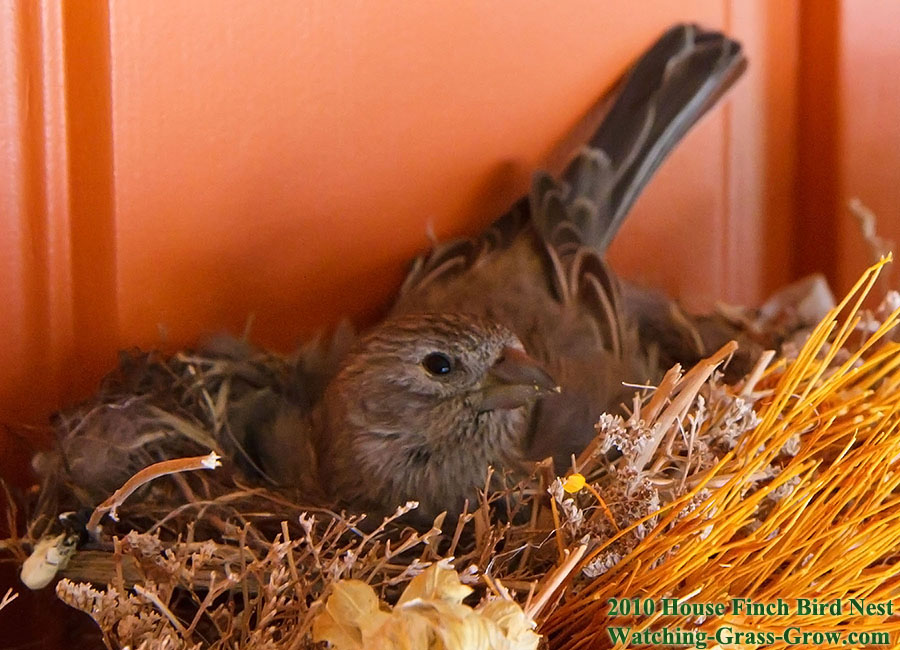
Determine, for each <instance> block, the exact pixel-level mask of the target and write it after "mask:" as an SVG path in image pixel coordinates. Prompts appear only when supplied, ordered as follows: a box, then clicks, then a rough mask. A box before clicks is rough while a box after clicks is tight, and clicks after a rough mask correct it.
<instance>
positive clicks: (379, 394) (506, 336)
mask: <svg viewBox="0 0 900 650" xmlns="http://www.w3.org/2000/svg"><path fill="white" fill-rule="evenodd" d="M331 388H332V392H337V393H339V394H338V395H332V396H331V397H332V398H335V397H336V398H338V399H339V400H341V401H342V402H343V403H344V404H343V409H342V410H343V411H344V413H343V415H344V417H345V418H346V419H347V424H349V425H350V427H351V428H353V429H355V430H357V431H360V430H366V431H368V432H371V433H373V434H375V435H381V436H385V437H390V436H403V435H406V434H409V435H413V436H417V437H420V436H424V437H425V438H427V439H428V440H429V441H431V442H435V441H437V440H439V439H441V438H445V437H448V436H449V437H457V436H464V435H477V432H475V431H474V430H467V427H468V428H471V427H474V426H476V425H477V422H479V421H485V420H489V419H490V418H491V415H492V414H497V413H504V412H510V411H515V410H517V409H519V408H520V407H523V406H526V405H528V404H529V403H531V402H533V401H534V399H535V398H537V397H540V396H541V395H544V394H547V393H549V392H558V391H559V388H558V386H557V383H556V381H555V380H554V379H553V378H552V377H551V376H550V375H549V374H548V372H547V371H546V370H545V369H544V368H543V367H542V366H541V364H540V363H538V362H537V361H535V360H534V359H532V358H531V357H530V356H528V354H527V353H526V352H525V350H524V348H523V346H522V343H521V341H520V340H519V339H518V337H517V336H516V335H515V334H514V333H513V332H512V331H510V330H509V329H508V328H506V327H504V326H502V325H499V324H497V323H493V322H490V321H487V320H485V319H482V318H478V317H475V316H471V315H468V314H410V315H403V316H398V317H394V318H390V319H388V320H386V321H384V322H383V323H381V324H379V325H378V326H377V327H375V328H374V329H372V330H371V331H370V332H369V333H368V334H367V335H366V336H365V337H363V338H362V339H361V340H360V341H359V342H358V344H357V345H356V346H355V348H354V349H353V350H352V351H351V352H350V353H349V354H348V355H347V358H346V359H345V361H344V363H343V364H342V367H341V370H340V371H339V373H338V375H337V377H336V378H335V381H334V382H332V386H331Z"/></svg>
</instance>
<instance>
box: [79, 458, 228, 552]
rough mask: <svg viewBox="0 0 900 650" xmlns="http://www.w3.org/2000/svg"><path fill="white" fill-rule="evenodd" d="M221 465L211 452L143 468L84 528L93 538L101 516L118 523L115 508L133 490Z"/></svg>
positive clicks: (98, 507) (115, 493)
mask: <svg viewBox="0 0 900 650" xmlns="http://www.w3.org/2000/svg"><path fill="white" fill-rule="evenodd" d="M221 464H222V462H221V461H220V460H219V455H218V454H217V453H216V452H214V451H212V452H210V453H209V454H207V455H206V456H192V457H190V458H176V459H174V460H164V461H161V462H159V463H154V464H153V465H150V466H148V467H145V468H144V469H142V470H141V471H139V472H138V473H137V474H135V475H134V476H132V477H131V478H130V479H128V480H127V481H125V484H124V485H123V486H122V487H120V488H119V489H118V490H116V491H115V492H113V494H112V496H110V497H109V498H108V499H107V500H106V501H104V502H103V503H101V504H100V505H99V506H97V507H96V508H94V512H92V513H91V518H90V519H88V523H87V526H86V528H87V530H88V532H89V533H90V534H91V535H94V536H95V537H96V536H98V535H99V532H100V520H101V519H102V518H103V515H105V514H109V516H110V517H112V519H113V520H114V521H118V515H117V514H116V510H117V508H118V507H119V506H120V505H122V503H123V502H124V501H125V499H127V498H128V497H129V496H131V494H132V493H133V492H134V491H135V490H137V489H138V488H139V487H141V486H142V485H144V484H145V483H149V482H150V481H152V480H153V479H155V478H159V477H160V476H166V475H168V474H175V473H177V472H190V471H193V470H197V469H215V468H217V467H219V466H220V465H221Z"/></svg>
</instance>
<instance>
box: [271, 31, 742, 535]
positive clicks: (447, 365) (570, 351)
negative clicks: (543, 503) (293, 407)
mask: <svg viewBox="0 0 900 650" xmlns="http://www.w3.org/2000/svg"><path fill="white" fill-rule="evenodd" d="M743 67H744V59H743V57H742V54H741V49H740V46H739V44H738V43H736V42H735V41H732V40H730V39H728V38H726V37H725V36H723V35H722V34H719V33H715V32H705V31H702V30H699V29H698V28H696V27H694V26H689V25H684V26H677V27H675V28H672V29H671V30H669V31H668V32H666V33H665V34H664V35H663V36H662V38H661V39H660V40H659V41H657V43H656V44H655V45H654V46H653V47H652V48H651V49H650V50H649V51H647V52H646V53H645V54H644V55H643V56H642V57H641V59H640V60H639V61H638V62H637V64H636V65H635V66H634V68H633V69H632V70H631V72H630V73H629V74H628V75H627V77H626V78H625V80H624V82H623V83H622V85H621V86H620V88H621V89H620V91H619V94H618V96H617V98H616V100H615V101H614V103H613V104H612V107H611V109H610V111H609V113H608V114H607V115H606V117H605V118H604V121H603V122H602V124H601V125H600V127H599V129H598V130H597V132H596V133H595V135H594V137H593V138H592V139H591V141H590V143H589V145H588V146H587V147H586V148H585V149H584V150H583V151H582V152H581V153H580V154H579V155H578V156H577V158H576V159H575V160H574V161H573V162H572V163H571V164H570V165H569V166H568V168H567V169H566V170H565V172H564V174H563V176H562V180H559V181H558V180H556V179H554V178H552V177H551V176H549V175H547V174H538V175H536V177H535V179H534V182H533V185H532V189H531V193H530V195H529V196H528V197H525V198H523V199H521V200H520V201H519V202H517V203H516V204H515V206H513V208H512V209H511V210H510V212H509V213H508V214H507V215H505V216H504V217H502V218H501V219H500V220H498V221H497V222H496V223H495V224H494V226H493V227H492V228H491V229H489V231H488V232H486V233H485V234H484V235H482V236H481V237H479V238H477V239H474V240H466V241H456V242H450V243H446V244H441V245H438V246H437V247H436V248H435V249H434V250H433V251H432V252H431V253H430V254H429V255H427V256H425V257H423V258H421V259H419V260H417V261H416V262H415V264H414V266H413V269H412V271H411V272H410V274H409V276H408V277H407V279H406V281H405V283H404V285H403V287H402V289H401V292H400V296H399V298H398V299H397V301H396V303H395V305H394V306H393V309H392V312H391V314H390V316H389V317H388V318H387V319H386V320H385V321H384V322H382V323H380V324H379V325H377V326H376V327H374V328H373V329H372V330H371V331H369V332H368V333H367V334H366V335H364V336H363V337H362V338H361V339H360V340H359V341H358V342H357V343H356V345H355V346H354V347H353V348H352V350H351V351H350V352H349V353H348V354H347V355H346V356H345V357H344V358H343V360H342V361H341V362H340V364H339V369H338V371H337V374H336V375H335V376H334V377H333V379H332V380H331V381H329V382H328V383H327V386H326V387H325V389H324V395H323V397H322V398H321V399H320V401H319V403H318V404H316V405H315V406H314V408H313V410H312V413H311V414H310V415H309V416H308V417H304V418H302V422H303V424H302V425H296V426H295V427H294V428H293V430H292V435H293V436H294V437H300V438H304V439H305V438H307V437H309V438H310V439H311V440H312V442H313V444H312V446H311V447H309V446H306V447H304V449H305V450H306V452H305V453H304V455H303V457H302V459H299V460H300V461H301V462H299V463H298V462H296V461H297V460H298V459H296V458H295V459H294V461H295V462H294V463H293V466H294V469H293V470H291V471H294V472H300V473H309V472H310V468H311V467H312V466H318V477H319V478H318V480H319V481H320V482H321V485H323V486H324V487H325V488H326V490H327V492H328V493H330V494H331V495H333V496H336V497H337V498H339V499H340V500H341V501H342V502H343V503H345V504H347V505H350V506H352V507H355V508H361V509H366V510H372V511H378V512H385V511H391V510H393V509H394V508H395V507H396V506H398V505H400V504H402V503H404V502H406V501H408V500H416V501H419V503H420V507H419V508H420V509H419V512H420V514H422V515H423V516H426V517H431V516H434V515H436V514H437V513H439V512H440V511H442V510H445V509H447V510H451V511H458V510H459V509H460V508H461V507H462V504H463V502H464V501H465V499H472V498H473V497H474V496H475V494H476V493H475V490H476V488H479V487H481V486H483V485H484V481H485V477H486V472H487V468H488V465H493V466H495V467H501V468H510V469H515V468H517V467H519V466H520V465H521V463H522V462H523V461H524V460H528V459H539V458H541V457H543V456H546V455H552V456H554V457H555V459H556V461H557V463H558V464H564V463H565V462H566V460H567V459H568V457H569V455H570V454H571V453H574V452H577V451H579V450H580V449H581V448H583V446H584V445H585V444H586V443H587V442H588V441H589V440H590V438H591V437H592V435H593V431H594V430H593V425H594V423H595V422H596V421H597V419H598V416H599V415H600V414H601V413H602V412H603V411H605V410H609V409H614V408H615V407H616V405H617V404H618V403H619V402H620V401H621V400H622V399H623V398H624V397H625V396H626V395H627V393H628V389H626V388H625V387H623V385H622V382H623V381H624V382H641V381H645V380H647V379H649V378H651V377H652V376H654V375H655V373H656V370H657V369H656V368H654V367H653V364H652V363H651V361H650V359H649V357H648V354H647V347H648V344H649V343H650V342H648V341H647V340H646V337H644V338H643V339H642V337H641V332H640V325H641V323H642V322H644V321H647V323H648V328H650V327H651V326H652V328H654V331H658V330H660V329H662V330H665V324H664V321H665V318H662V321H663V325H662V327H661V326H660V322H659V321H660V317H659V314H649V315H648V314H646V313H644V312H642V310H641V309H637V311H636V312H635V313H631V312H630V311H629V309H628V306H627V305H626V304H625V302H623V298H622V295H621V292H620V290H619V287H618V285H617V282H616V280H615V279H614V278H613V276H612V275H611V274H610V273H609V271H608V270H607V268H606V265H605V264H604V262H603V255H604V252H605V250H606V248H607V246H608V245H609V243H610V242H611V240H612V239H613V237H614V235H615V233H616V232H617V230H618V228H619V226H620V225H621V223H622V221H623V219H624V218H625V215H626V214H627V212H628V210H629V209H630V207H631V206H632V204H633V203H634V201H635V199H636V198H637V196H638V194H639V192H640V191H641V189H642V188H643V187H644V185H645V184H646V183H647V181H648V180H649V178H650V177H651V175H652V174H653V172H654V171H655V170H656V168H657V167H658V166H659V165H660V163H661V162H662V160H663V159H664V158H665V157H666V155H667V154H668V153H669V152H670V151H671V149H672V148H673V147H674V145H675V144H676V143H677V142H678V141H679V140H680V138H681V137H682V136H683V135H684V134H685V133H686V132H687V131H688V129H689V128H690V127H691V126H692V125H693V124H694V123H695V122H696V121H697V119H699V118H700V117H701V116H702V115H703V113H705V112H706V110H707V109H708V108H710V106H711V105H712V104H713V103H714V102H715V101H716V99H718V97H719V96H720V95H721V94H722V93H723V92H724V91H725V90H727V88H728V87H729V86H730V85H731V84H732V83H733V81H734V80H735V79H736V78H737V77H738V76H739V74H740V73H741V71H742V70H743ZM651 302H652V301H651ZM645 303H646V301H643V302H640V301H639V302H636V303H635V304H637V305H642V304H645ZM651 311H652V310H651ZM648 331H649V329H648ZM663 336H665V334H663ZM557 384H558V386H557ZM557 391H558V392H557ZM293 421H294V422H297V419H296V418H295V419H294V420H293ZM282 429H284V427H283V426H282ZM276 455H277V452H276ZM263 464H265V463H263ZM269 465H271V462H270V463H269ZM298 465H299V466H298ZM304 466H305V468H304Z"/></svg>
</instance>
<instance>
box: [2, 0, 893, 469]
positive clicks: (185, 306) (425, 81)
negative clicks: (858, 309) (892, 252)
mask: <svg viewBox="0 0 900 650" xmlns="http://www.w3.org/2000/svg"><path fill="white" fill-rule="evenodd" d="M262 6H263V5H261V4H260V3H258V2H256V1H255V0H193V1H192V2H183V1H182V0H154V2H146V1H144V0H119V1H117V2H114V3H109V2H106V1H104V0H62V2H60V1H59V0H0V43H4V44H12V45H13V46H12V47H6V46H4V47H3V48H2V49H0V152H2V155H0V212H2V214H3V219H2V220H0V304H2V305H3V309H2V310H0V331H2V332H3V337H2V339H0V421H4V422H14V423H21V422H43V421H45V420H46V415H47V413H48V412H49V411H50V410H51V409H53V408H55V407H58V406H59V405H61V404H63V403H66V402H69V401H71V400H73V399H75V398H78V397H82V396H85V395H87V394H89V392H90V390H91V388H92V386H94V384H95V382H96V380H97V379H98V377H99V376H100V375H101V374H102V373H103V371H104V370H106V369H108V368H110V367H111V366H112V364H113V363H114V353H115V351H116V350H117V349H119V348H122V347H127V346H131V345H142V346H158V345H163V346H164V347H167V348H174V347H178V346H183V345H187V344H190V343H191V342H192V341H195V340H196V339H197V337H198V336H201V335H202V334H204V333H208V332H215V331H219V330H222V329H228V330H231V331H241V330H243V328H244V325H245V323H246V322H247V320H248V318H249V317H250V316H251V315H253V316H254V317H255V320H254V323H253V332H254V338H255V340H256V341H258V342H260V343H262V344H265V345H270V346H274V347H276V348H279V349H283V350H288V349H291V348H292V347H293V346H294V345H295V344H296V343H297V342H298V341H300V340H302V339H303V338H304V337H305V336H308V335H309V334H310V333H311V332H313V331H314V330H316V328H319V327H321V326H323V325H328V324H331V323H334V322H335V320H336V319H338V318H339V317H340V316H342V315H350V316H353V317H356V318H363V319H364V318H365V317H367V316H371V315H373V314H374V313H376V312H377V309H378V308H379V307H380V306H382V305H384V303H385V301H386V300H387V299H388V298H389V296H390V295H391V291H392V289H393V288H394V287H395V286H396V284H397V282H398V280H399V278H400V277H401V274H402V269H403V268H404V265H405V262H406V260H408V259H409V258H410V257H411V256H412V255H414V254H415V253H417V252H419V251H421V250H422V249H423V248H424V247H425V246H426V245H427V237H426V232H427V230H428V228H429V227H433V229H434V231H435V232H436V233H437V234H438V235H439V236H442V237H445V236H450V235H455V234H460V233H467V232H474V231H477V230H478V229H479V228H480V227H482V226H483V225H484V224H486V223H487V222H489V221H490V220H491V219H492V218H493V217H494V216H496V215H497V214H499V213H500V212H501V211H502V209H503V208H504V207H505V206H506V205H508V204H509V203H510V202H511V201H512V199H513V198H515V197H516V196H517V195H518V194H519V193H520V192H521V191H523V190H524V189H525V187H526V186H527V183H528V178H529V175H530V173H531V172H532V170H533V169H534V168H535V167H537V166H539V165H540V164H541V163H542V161H544V160H545V159H546V158H547V156H548V155H549V154H550V152H551V151H552V150H553V148H554V145H555V144H556V143H558V142H559V141H560V139H561V138H562V137H563V136H564V135H565V134H566V133H567V132H568V131H569V130H570V129H572V128H573V127H574V126H575V125H576V124H577V122H578V120H579V118H580V117H581V116H582V115H583V114H584V112H585V111H586V110H587V109H588V108H589V106H590V105H591V104H592V102H593V101H594V100H595V99H596V97H597V96H598V94H599V93H601V92H602V91H604V90H605V89H606V88H607V87H608V86H609V85H610V84H611V83H612V81H613V80H614V79H615V78H616V77H617V76H618V75H619V74H620V73H621V72H622V71H623V69H624V67H625V66H626V65H627V64H628V62H629V61H631V60H632V59H633V58H634V57H635V56H636V55H637V54H638V53H639V52H640V51H641V50H642V49H643V48H644V47H645V46H646V45H647V44H648V43H649V42H650V41H651V40H652V39H653V38H655V37H656V36H657V35H658V34H659V33H660V32H661V31H662V30H663V29H664V28H665V27H666V26H668V25H669V24H671V23H673V22H675V21H680V20H695V21H699V22H701V23H703V24H704V25H707V26H710V27H717V28H723V29H726V30H727V31H729V32H731V33H733V34H735V35H736V36H737V37H739V38H740V39H742V40H743V41H744V43H745V45H746V49H747V51H748V57H749V59H750V61H751V66H750V69H749V72H748V74H747V76H746V78H745V79H744V80H743V81H742V82H741V83H740V85H739V86H738V87H737V88H736V90H735V91H734V92H733V93H732V95H731V96H730V99H729V101H728V102H727V103H726V104H725V105H724V106H723V107H722V108H720V109H718V110H716V111H715V112H714V113H713V114H712V115H710V116H709V118H708V119H706V120H705V121H704V122H703V123H702V124H701V125H700V126H699V128H698V129H697V130H696V131H695V132H693V133H692V134H690V136H689V137H688V138H687V140H686V141H685V143H684V144H683V146H682V147H681V148H679V149H678V151H676V153H675V154H674V155H673V157H672V159H671V160H670V161H669V162H668V163H667V164H666V165H665V166H664V167H663V168H662V169H661V170H660V173H659V177H658V178H657V180H656V181H655V182H654V183H653V184H652V185H651V186H650V187H649V188H648V191H647V193H646V195H645V196H644V197H643V198H642V199H641V200H640V201H639V203H638V205H637V207H636V209H635V212H634V215H633V216H632V218H631V219H630V220H629V222H628V223H627V224H626V226H625V228H624V229H623V231H622V233H621V236H620V238H619V240H618V241H617V242H616V244H615V245H614V247H613V250H612V252H611V257H612V262H613V264H614V266H615V267H616V268H618V269H620V270H621V271H622V272H623V273H624V274H625V275H627V276H630V277H632V278H636V279H638V280H640V281H643V282H646V283H649V284H652V285H655V286H660V287H663V288H665V289H667V290H669V291H671V292H673V293H675V294H678V295H680V296H682V297H684V298H685V299H686V300H687V301H688V302H689V303H691V304H694V305H708V304H709V303H711V302H712V301H713V300H715V299H724V300H730V301H739V302H753V301H756V300H759V299H760V298H761V297H762V296H764V295H765V294H766V293H767V292H768V291H770V290H772V289H773V288H774V287H776V286H778V285H779V284H781V283H783V282H785V281H787V280H788V279H790V278H792V277H793V276H794V275H795V274H796V273H797V272H799V271H801V270H802V271H805V270H808V269H810V268H822V267H824V268H827V269H828V270H829V272H830V274H831V277H832V278H833V279H835V280H836V281H837V282H838V287H839V288H844V287H846V286H847V284H848V283H849V281H850V279H851V277H853V276H854V275H855V274H856V273H857V271H858V269H859V268H860V267H861V265H862V264H863V263H864V260H863V256H864V251H863V250H861V249H860V247H859V246H858V243H857V237H856V231H855V230H854V227H853V226H852V223H851V225H848V220H849V216H848V214H847V212H846V210H845V209H844V208H843V204H844V202H845V199H846V198H849V196H850V195H854V194H855V195H859V196H860V197H861V198H863V199H864V200H865V201H867V202H868V203H869V204H870V205H871V206H872V207H873V208H874V209H876V211H877V212H878V213H879V214H880V215H882V216H883V219H882V221H883V226H884V228H885V229H886V230H888V231H889V234H891V235H892V236H893V237H894V238H895V239H900V230H898V229H900V227H898V224H897V222H898V221H900V218H898V216H900V208H898V204H900V195H898V192H900V183H897V182H896V179H897V178H898V170H900V132H898V129H900V126H898V124H900V122H898V121H897V119H896V113H897V110H896V108H897V106H898V102H900V85H898V84H900V82H898V81H897V80H898V79H900V75H898V74H897V66H896V65H895V64H894V61H896V60H897V58H898V57H897V55H898V47H900V46H898V45H897V44H898V43H900V31H898V29H900V28H898V25H900V16H898V12H900V10H898V5H897V3H896V2H894V1H893V0H854V2H837V1H834V0H815V1H813V0H761V1H758V2H744V1H741V0H653V1H649V0H648V1H646V2H642V3H638V4H637V5H635V4H634V3H618V2H617V3H612V2H596V0H571V1H569V2H565V3H560V2H556V1H554V0H523V1H521V2H515V3H513V2H494V3H485V2H481V1H480V0H466V1H461V2H453V3H448V2H443V1H439V0H420V1H419V2H415V3H411V2H406V1H402V0H389V1H380V2H375V1H373V0H348V1H346V2H342V3H334V2H330V1H329V0H317V1H312V0H311V1H308V2H295V1H293V0H283V1H280V2H278V1H273V2H268V3H265V9H264V10H263V9H262ZM823 238H824V239H823ZM11 447H12V443H11V442H10V439H9V437H8V436H7V437H4V436H0V454H6V457H7V458H8V457H9V456H8V454H9V453H10V448H11ZM18 448H19V449H20V451H21V445H18ZM21 457H22V458H24V454H22V456H21ZM7 462H8V461H7ZM17 462H18V461H17Z"/></svg>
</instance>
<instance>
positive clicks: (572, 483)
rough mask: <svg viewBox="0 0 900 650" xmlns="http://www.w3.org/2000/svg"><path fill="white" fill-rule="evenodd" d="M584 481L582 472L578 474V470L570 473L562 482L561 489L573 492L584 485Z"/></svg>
mask: <svg viewBox="0 0 900 650" xmlns="http://www.w3.org/2000/svg"><path fill="white" fill-rule="evenodd" d="M585 482H586V481H585V480H584V476H583V475H582V474H579V473H578V472H576V473H574V474H570V475H569V476H568V477H566V480H565V481H564V482H563V490H565V491H566V492H568V493H569V494H575V493H576V492H578V491H579V490H581V488H583V487H584V484H585Z"/></svg>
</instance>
